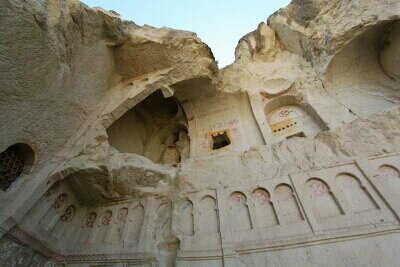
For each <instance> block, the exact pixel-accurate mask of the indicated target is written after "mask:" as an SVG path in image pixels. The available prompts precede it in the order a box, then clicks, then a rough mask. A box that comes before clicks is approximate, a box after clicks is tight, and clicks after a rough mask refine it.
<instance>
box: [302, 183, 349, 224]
mask: <svg viewBox="0 0 400 267" xmlns="http://www.w3.org/2000/svg"><path fill="white" fill-rule="evenodd" d="M306 187H307V196H308V197H309V200H310V201H309V203H311V204H312V206H313V210H314V214H315V216H316V217H317V218H318V219H328V218H331V217H337V216H340V215H342V214H344V211H343V209H342V207H341V206H340V204H339V202H338V200H337V198H336V196H335V194H334V193H333V192H332V190H331V188H330V187H329V185H328V184H327V183H326V182H325V181H324V180H322V179H321V178H310V179H309V180H307V182H306Z"/></svg>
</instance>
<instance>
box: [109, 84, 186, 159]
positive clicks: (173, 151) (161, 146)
mask: <svg viewBox="0 0 400 267" xmlns="http://www.w3.org/2000/svg"><path fill="white" fill-rule="evenodd" d="M107 134H108V140H109V143H110V145H111V146H113V147H114V148H115V149H117V150H118V151H119V152H121V153H135V154H138V155H141V156H144V157H146V158H148V159H150V160H151V161H153V162H155V163H162V164H176V163H179V162H181V161H183V160H185V159H187V158H189V155H190V140H189V136H188V121H187V118H186V114H185V111H184V110H183V107H182V105H181V103H180V102H179V101H178V100H177V99H176V98H175V97H174V96H171V97H168V98H165V97H164V95H163V93H162V92H161V90H157V91H155V92H154V93H152V94H151V95H149V96H148V97H147V98H145V99H144V100H143V101H141V102H140V103H139V104H137V105H136V106H135V107H133V108H131V109H130V110H129V111H127V112H126V113H125V114H124V115H122V116H121V117H120V118H119V119H118V120H116V121H115V122H114V123H113V124H112V125H111V126H110V127H108V129H107Z"/></svg>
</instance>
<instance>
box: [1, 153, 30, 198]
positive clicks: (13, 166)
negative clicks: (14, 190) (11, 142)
mask: <svg viewBox="0 0 400 267" xmlns="http://www.w3.org/2000/svg"><path fill="white" fill-rule="evenodd" d="M24 163H25V162H24V156H23V155H22V153H21V152H20V151H19V149H18V148H17V147H15V146H11V147H9V148H7V149H6V150H5V151H3V152H1V153H0V189H1V190H3V191H6V190H7V188H9V187H10V185H11V184H12V183H13V182H14V181H15V179H17V178H18V177H19V176H20V175H21V173H22V170H23V169H24Z"/></svg>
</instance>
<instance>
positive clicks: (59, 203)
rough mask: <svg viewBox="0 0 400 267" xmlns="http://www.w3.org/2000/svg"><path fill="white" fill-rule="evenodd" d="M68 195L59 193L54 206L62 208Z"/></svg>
mask: <svg viewBox="0 0 400 267" xmlns="http://www.w3.org/2000/svg"><path fill="white" fill-rule="evenodd" d="M66 197H67V195H66V194H61V195H59V196H58V197H57V198H56V200H55V201H54V208H56V209H58V208H60V207H61V206H62V205H63V204H64V202H65V198H66Z"/></svg>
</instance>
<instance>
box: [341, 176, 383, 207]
mask: <svg viewBox="0 0 400 267" xmlns="http://www.w3.org/2000/svg"><path fill="white" fill-rule="evenodd" d="M335 181H336V183H337V184H338V185H339V188H340V189H341V194H342V195H343V196H344V198H345V199H346V201H347V203H348V204H349V206H350V207H351V211H352V212H361V211H367V210H373V209H379V206H378V205H377V204H376V202H375V201H374V199H373V198H372V197H371V195H370V193H369V192H368V190H367V189H366V188H365V186H364V185H363V184H362V183H361V181H360V180H359V179H358V178H357V177H355V176H353V175H352V174H349V173H341V174H338V175H337V176H336V180H335Z"/></svg>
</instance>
